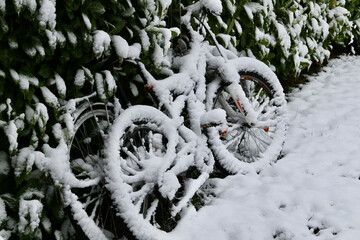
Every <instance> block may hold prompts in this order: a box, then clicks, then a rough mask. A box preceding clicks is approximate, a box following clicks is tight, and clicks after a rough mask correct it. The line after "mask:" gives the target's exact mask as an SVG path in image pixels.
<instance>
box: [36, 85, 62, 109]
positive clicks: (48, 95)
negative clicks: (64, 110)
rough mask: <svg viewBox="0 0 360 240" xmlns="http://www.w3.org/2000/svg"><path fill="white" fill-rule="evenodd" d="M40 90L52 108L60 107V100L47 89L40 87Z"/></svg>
mask: <svg viewBox="0 0 360 240" xmlns="http://www.w3.org/2000/svg"><path fill="white" fill-rule="evenodd" d="M40 90H41V93H42V95H43V97H44V99H45V102H46V103H47V104H49V105H50V106H52V107H56V106H58V105H59V101H58V98H57V97H56V96H55V95H54V94H53V93H52V92H51V91H50V90H49V89H48V88H47V87H40Z"/></svg>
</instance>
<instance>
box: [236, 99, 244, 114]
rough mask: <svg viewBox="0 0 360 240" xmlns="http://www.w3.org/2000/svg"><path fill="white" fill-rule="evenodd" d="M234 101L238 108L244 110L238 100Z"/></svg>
mask: <svg viewBox="0 0 360 240" xmlns="http://www.w3.org/2000/svg"><path fill="white" fill-rule="evenodd" d="M236 103H237V105H238V106H239V108H240V110H241V111H242V112H244V110H243V108H242V107H241V104H240V101H239V100H237V101H236Z"/></svg>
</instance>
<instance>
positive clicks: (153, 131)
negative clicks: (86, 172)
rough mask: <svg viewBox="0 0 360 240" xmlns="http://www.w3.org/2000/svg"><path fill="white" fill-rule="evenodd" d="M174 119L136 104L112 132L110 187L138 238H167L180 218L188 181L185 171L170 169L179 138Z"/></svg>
mask: <svg viewBox="0 0 360 240" xmlns="http://www.w3.org/2000/svg"><path fill="white" fill-rule="evenodd" d="M173 121H174V120H172V119H170V118H168V117H167V116H166V115H165V114H164V113H162V112H161V111H159V110H157V109H156V108H153V107H150V106H144V105H137V106H132V107H130V108H128V109H126V110H125V111H124V112H122V113H121V115H120V116H119V117H118V118H117V119H115V121H114V124H113V126H112V129H111V131H110V133H109V137H108V141H107V143H106V155H107V157H106V168H105V171H106V176H107V177H106V180H107V188H108V190H109V191H110V192H111V194H112V197H113V201H114V205H115V206H116V208H117V210H118V214H119V216H120V217H121V218H122V219H123V220H124V222H126V224H127V226H128V229H130V230H131V232H132V235H133V237H134V239H139V240H148V239H149V240H150V239H151V240H152V239H164V238H166V234H167V232H170V231H172V229H173V228H174V227H175V226H176V224H177V222H178V220H179V217H180V215H179V214H176V215H173V214H172V212H173V208H174V206H175V204H176V202H178V201H179V199H178V198H179V197H181V196H182V193H181V191H182V190H183V189H182V186H183V184H184V183H182V182H181V181H182V179H184V176H183V175H181V174H183V172H182V173H181V174H179V173H178V172H172V170H173V168H174V166H175V165H176V163H175V158H176V148H177V144H178V139H179V135H178V132H177V128H176V126H175V125H176V124H175V125H174V122H173ZM167 180H169V181H167ZM167 183H169V185H167ZM174 186H175V187H174ZM128 238H129V239H132V237H128Z"/></svg>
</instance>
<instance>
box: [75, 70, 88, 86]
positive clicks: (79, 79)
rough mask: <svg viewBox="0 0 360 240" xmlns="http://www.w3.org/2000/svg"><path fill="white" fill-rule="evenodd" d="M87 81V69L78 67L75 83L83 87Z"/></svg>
mask: <svg viewBox="0 0 360 240" xmlns="http://www.w3.org/2000/svg"><path fill="white" fill-rule="evenodd" d="M84 83H85V71H84V69H78V70H77V71H76V74H75V78H74V84H75V86H77V87H79V88H80V87H82V86H83V85H84Z"/></svg>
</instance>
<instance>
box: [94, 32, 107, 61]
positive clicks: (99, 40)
mask: <svg viewBox="0 0 360 240" xmlns="http://www.w3.org/2000/svg"><path fill="white" fill-rule="evenodd" d="M110 42H111V38H110V36H109V34H107V33H106V32H104V31H102V30H97V31H95V32H94V42H93V51H94V53H95V56H96V57H97V58H99V57H101V56H102V55H103V54H104V53H106V52H107V50H108V49H109V46H110Z"/></svg>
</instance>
